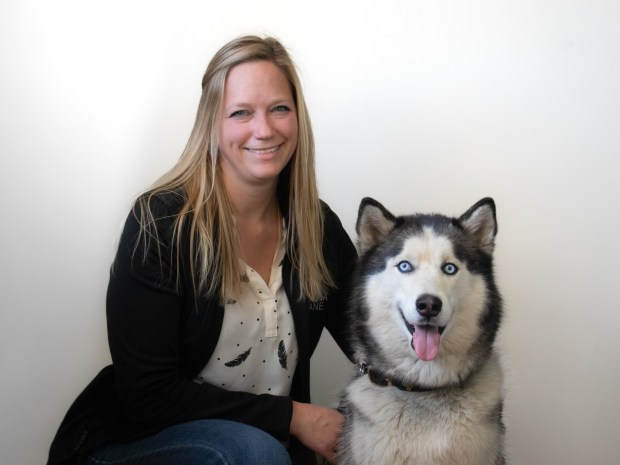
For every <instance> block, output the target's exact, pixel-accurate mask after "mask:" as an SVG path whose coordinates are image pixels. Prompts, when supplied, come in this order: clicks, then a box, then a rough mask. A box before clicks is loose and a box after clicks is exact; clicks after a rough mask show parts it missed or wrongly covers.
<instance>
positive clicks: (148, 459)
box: [79, 420, 291, 465]
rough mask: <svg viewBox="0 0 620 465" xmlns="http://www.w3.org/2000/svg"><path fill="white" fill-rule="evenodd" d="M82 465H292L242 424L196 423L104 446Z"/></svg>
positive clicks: (269, 440) (273, 442) (266, 438)
mask: <svg viewBox="0 0 620 465" xmlns="http://www.w3.org/2000/svg"><path fill="white" fill-rule="evenodd" d="M79 463H80V464H81V465H82V464H83V465H101V464H106V465H146V464H148V465H167V464H169V463H174V464H175V465H185V464H187V465H291V459H290V456H289V454H288V451H287V450H286V448H285V447H284V446H283V445H282V444H281V443H280V442H279V441H278V440H277V439H275V438H274V437H273V436H271V435H270V434H268V433H266V432H264V431H262V430H260V429H258V428H254V427H252V426H249V425H245V424H243V423H237V422H233V421H227V420H197V421H192V422H188V423H182V424H179V425H175V426H172V427H169V428H166V429H164V430H162V431H160V432H159V433H157V434H155V435H153V436H149V437H146V438H142V439H138V440H136V441H132V442H128V443H112V444H108V445H105V446H103V447H101V448H99V449H97V450H95V451H92V452H91V453H90V454H88V456H86V457H83V458H82V460H81V461H80V462H79Z"/></svg>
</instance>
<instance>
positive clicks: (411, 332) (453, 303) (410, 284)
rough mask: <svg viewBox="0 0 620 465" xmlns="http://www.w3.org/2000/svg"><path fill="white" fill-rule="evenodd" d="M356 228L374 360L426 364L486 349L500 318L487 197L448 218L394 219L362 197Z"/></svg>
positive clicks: (360, 281) (491, 217)
mask: <svg viewBox="0 0 620 465" xmlns="http://www.w3.org/2000/svg"><path fill="white" fill-rule="evenodd" d="M356 231H357V233H358V250H359V253H360V264H359V267H358V274H357V285H358V293H359V297H358V299H360V303H361V305H359V307H361V310H362V312H363V316H364V318H365V320H366V321H365V329H366V330H367V331H369V332H370V333H371V334H370V335H369V337H372V338H373V339H374V340H375V344H373V345H376V346H377V347H378V348H379V349H377V350H378V351H381V352H382V354H381V358H383V359H390V360H391V361H393V362H394V363H397V364H399V363H400V364H403V363H411V360H412V359H415V361H417V360H422V361H425V362H430V361H434V360H440V359H441V358H442V356H448V357H450V356H451V354H452V355H454V354H457V353H459V352H462V353H463V354H465V353H467V352H470V351H471V350H472V347H473V346H474V345H478V346H483V347H485V348H486V347H489V346H490V344H492V342H493V339H494V337H495V333H496V331H497V326H498V325H499V317H500V315H499V312H500V308H499V307H500V302H499V295H498V294H497V291H496V289H495V284H494V281H493V271H492V253H493V249H494V244H495V235H496V234H497V221H496V214H495V204H494V202H493V200H492V199H490V198H485V199H482V200H480V201H479V202H478V203H476V204H475V205H474V206H472V207H471V208H470V209H469V210H467V212H465V213H464V214H463V215H461V216H460V217H458V218H450V217H447V216H443V215H437V214H433V215H421V214H418V215H410V216H399V217H397V216H394V215H393V214H392V213H390V212H389V211H388V210H387V209H386V208H385V207H383V205H381V204H380V203H379V202H377V201H376V200H373V199H370V198H365V199H364V200H362V203H361V205H360V208H359V215H358V219H357V224H356ZM483 333H484V334H483ZM405 359H407V360H408V362H405ZM444 360H445V359H444ZM452 363H458V362H455V361H454V357H452Z"/></svg>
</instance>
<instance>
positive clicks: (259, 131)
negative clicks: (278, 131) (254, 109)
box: [253, 113, 273, 139]
mask: <svg viewBox="0 0 620 465" xmlns="http://www.w3.org/2000/svg"><path fill="white" fill-rule="evenodd" d="M253 125H254V126H253V132H254V137H256V138H257V139H266V138H268V137H271V136H272V135H273V126H272V121H271V120H270V119H269V115H266V114H262V113H256V114H255V116H254V121H253Z"/></svg>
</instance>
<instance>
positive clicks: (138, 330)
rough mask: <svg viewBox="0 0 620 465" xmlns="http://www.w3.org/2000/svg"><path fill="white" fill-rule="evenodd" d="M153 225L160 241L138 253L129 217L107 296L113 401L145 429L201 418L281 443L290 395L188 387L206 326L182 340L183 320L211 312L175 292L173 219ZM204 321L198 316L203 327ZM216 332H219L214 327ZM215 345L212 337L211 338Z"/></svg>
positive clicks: (134, 227)
mask: <svg viewBox="0 0 620 465" xmlns="http://www.w3.org/2000/svg"><path fill="white" fill-rule="evenodd" d="M161 218H167V219H164V220H161V221H158V225H157V232H158V235H159V238H158V240H159V242H157V241H156V240H155V239H151V241H150V244H149V247H148V249H147V253H146V260H143V257H144V248H141V247H138V248H137V249H136V250H134V248H135V241H136V239H137V237H138V233H139V223H138V221H137V219H136V218H135V216H134V215H133V214H130V215H129V218H128V219H127V222H126V225H125V228H124V231H123V234H122V236H121V240H120V244H119V249H118V254H117V257H116V260H115V263H114V266H113V269H112V272H111V278H110V284H109V287H108V294H107V319H108V339H109V345H110V351H111V354H112V360H113V364H114V372H115V378H116V379H115V383H116V387H117V392H118V395H119V397H120V399H121V401H122V403H123V405H124V408H125V411H126V412H127V414H128V415H129V417H130V419H131V420H132V421H133V422H135V423H138V424H142V425H145V426H147V427H155V428H159V427H165V426H167V425H171V424H178V423H181V422H185V421H190V420H196V419H202V418H222V419H229V420H234V421H240V422H243V423H246V424H250V425H253V426H256V427H258V428H261V429H263V430H265V431H267V432H269V433H271V434H272V435H274V436H275V437H277V438H279V439H287V438H288V435H289V425H290V421H291V417H292V401H291V399H290V398H288V397H278V396H271V395H267V394H265V395H254V394H250V393H244V392H233V391H226V390H223V389H220V388H217V387H215V386H212V385H209V384H198V383H195V382H193V381H192V379H190V377H189V376H188V374H187V371H186V370H185V371H184V370H183V366H184V363H186V360H185V359H184V357H185V355H184V354H187V352H188V346H189V348H190V349H193V350H203V349H204V350H207V349H205V348H204V347H203V343H204V339H205V338H204V333H203V331H208V330H209V328H208V327H204V328H196V329H195V330H194V331H192V332H191V335H192V337H193V338H194V340H188V338H187V337H186V336H185V332H184V331H183V328H184V326H183V325H184V324H186V323H184V321H185V320H184V317H187V314H188V313H189V312H201V311H202V312H216V311H219V310H218V309H217V308H206V307H205V306H204V305H203V306H201V307H199V308H196V306H195V300H194V297H193V295H190V294H189V293H188V292H187V291H179V290H177V289H176V288H175V286H174V279H175V276H174V275H171V274H170V270H171V267H172V266H173V263H176V260H171V259H170V247H171V244H170V238H171V237H172V235H171V228H172V220H171V219H170V215H162V216H161ZM208 316H209V315H207V314H205V315H200V316H199V317H197V316H195V318H194V319H195V321H196V322H202V323H204V326H208V324H207V323H208V321H209V318H208ZM215 330H216V331H218V330H219V327H218V328H216V329H215ZM215 340H217V335H215Z"/></svg>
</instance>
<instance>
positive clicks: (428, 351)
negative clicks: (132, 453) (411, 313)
mask: <svg viewBox="0 0 620 465" xmlns="http://www.w3.org/2000/svg"><path fill="white" fill-rule="evenodd" d="M400 316H401V317H402V319H403V321H404V322H405V325H406V326H407V329H408V330H409V332H410V333H411V336H412V338H411V347H413V350H414V351H415V353H416V355H417V356H418V358H419V359H420V360H424V361H425V362H428V361H431V360H434V359H435V357H437V354H438V353H439V345H440V343H441V335H442V334H443V332H444V330H445V329H446V327H445V326H436V325H431V324H411V323H409V321H407V319H406V318H405V315H404V314H403V312H402V310H401V311H400Z"/></svg>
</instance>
